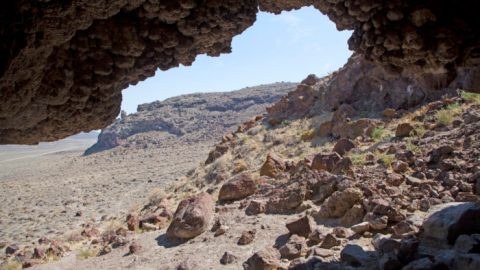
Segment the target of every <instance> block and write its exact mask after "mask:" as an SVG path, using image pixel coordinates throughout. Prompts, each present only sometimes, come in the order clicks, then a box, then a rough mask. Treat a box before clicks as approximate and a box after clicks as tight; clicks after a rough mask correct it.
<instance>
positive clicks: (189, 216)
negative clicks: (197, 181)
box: [167, 192, 215, 239]
mask: <svg viewBox="0 0 480 270" xmlns="http://www.w3.org/2000/svg"><path fill="white" fill-rule="evenodd" d="M214 209H215V203H214V201H213V199H212V197H211V196H210V194H208V193H206V192H201V193H198V194H196V195H194V196H192V197H190V198H188V199H185V200H183V201H181V202H180V204H179V205H178V207H177V211H175V214H174V216H173V220H172V222H171V223H170V226H169V227H168V229H167V236H168V237H170V238H184V239H188V238H193V237H195V236H197V235H200V234H201V233H203V232H204V231H206V230H208V228H209V226H210V223H211V222H212V219H213V216H214V211H215V210H214Z"/></svg>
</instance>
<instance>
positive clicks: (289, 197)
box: [266, 184, 307, 214]
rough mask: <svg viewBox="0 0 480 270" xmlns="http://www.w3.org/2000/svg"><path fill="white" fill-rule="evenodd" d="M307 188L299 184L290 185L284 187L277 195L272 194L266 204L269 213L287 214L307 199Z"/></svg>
mask: <svg viewBox="0 0 480 270" xmlns="http://www.w3.org/2000/svg"><path fill="white" fill-rule="evenodd" d="M306 194H307V190H306V188H305V186H303V185H299V184H293V185H290V186H288V187H286V188H284V189H282V190H281V191H280V192H279V193H278V194H275V196H271V197H270V199H269V200H268V202H267V205H266V213H268V214H286V213H289V212H291V211H293V210H294V209H296V208H297V207H298V206H300V205H301V204H302V202H303V201H304V200H305V196H306Z"/></svg>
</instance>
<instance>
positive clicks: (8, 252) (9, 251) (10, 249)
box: [5, 244, 20, 255]
mask: <svg viewBox="0 0 480 270" xmlns="http://www.w3.org/2000/svg"><path fill="white" fill-rule="evenodd" d="M19 249H20V248H19V247H18V246H17V245H15V244H12V245H9V246H7V248H6V249H5V254H6V255H12V254H14V253H15V252H17V251H18V250H19Z"/></svg>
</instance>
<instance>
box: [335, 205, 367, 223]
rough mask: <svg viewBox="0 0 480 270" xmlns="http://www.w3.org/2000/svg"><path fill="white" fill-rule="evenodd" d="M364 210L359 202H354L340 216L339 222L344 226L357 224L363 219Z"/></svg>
mask: <svg viewBox="0 0 480 270" xmlns="http://www.w3.org/2000/svg"><path fill="white" fill-rule="evenodd" d="M364 216H365V211H364V210H363V207H362V206H361V205H360V204H355V205H354V206H352V208H350V209H349V210H348V211H347V212H346V213H345V215H343V217H341V218H340V224H342V225H344V226H351V225H353V224H357V223H359V222H361V221H362V220H363V217H364Z"/></svg>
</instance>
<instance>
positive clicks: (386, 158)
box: [377, 152, 395, 167]
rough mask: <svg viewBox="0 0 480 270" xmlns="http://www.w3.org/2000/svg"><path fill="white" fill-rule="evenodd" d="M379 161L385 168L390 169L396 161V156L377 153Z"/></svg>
mask: <svg viewBox="0 0 480 270" xmlns="http://www.w3.org/2000/svg"><path fill="white" fill-rule="evenodd" d="M377 156H378V160H379V161H380V162H381V163H382V164H383V165H385V166H387V167H390V165H391V164H392V162H393V160H394V159H395V156H394V155H389V154H386V153H379V152H377Z"/></svg>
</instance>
